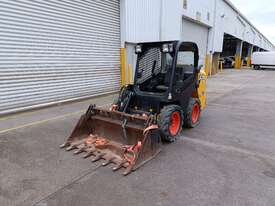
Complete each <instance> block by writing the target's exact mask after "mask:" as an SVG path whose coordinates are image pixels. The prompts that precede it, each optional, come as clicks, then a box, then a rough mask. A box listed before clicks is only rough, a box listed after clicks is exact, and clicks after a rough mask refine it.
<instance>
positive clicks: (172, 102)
mask: <svg viewBox="0 0 275 206" xmlns="http://www.w3.org/2000/svg"><path fill="white" fill-rule="evenodd" d="M136 54H137V63H136V71H135V78H134V84H133V85H127V86H125V87H123V88H122V89H121V91H120V93H119V96H118V98H117V99H116V100H115V101H114V103H113V105H112V106H111V108H110V109H101V108H97V107H96V106H95V105H90V107H89V109H88V110H87V112H86V114H84V115H83V116H82V117H81V119H80V120H79V122H78V124H77V125H76V127H75V128H74V130H73V132H72V134H71V136H70V137H69V138H68V140H67V141H66V142H65V143H64V144H63V145H61V146H60V147H61V148H66V150H67V151H70V150H74V154H80V153H83V154H84V156H83V157H84V158H90V157H91V161H92V162H95V161H98V160H105V161H104V162H103V163H102V165H103V166H106V165H108V164H113V165H114V167H113V170H114V171H116V170H118V169H120V168H125V171H124V173H123V174H124V175H128V174H129V173H131V172H132V171H134V170H136V169H137V168H139V167H140V166H141V165H143V164H144V163H146V162H147V161H149V160H151V159H152V158H154V157H155V156H156V155H157V154H158V153H159V152H160V150H161V142H162V141H166V142H174V141H175V139H176V137H177V135H178V134H179V133H180V131H181V129H182V127H184V126H185V127H190V128H193V127H195V126H196V125H197V124H198V123H199V119H200V113H201V110H202V109H204V108H205V105H206V103H205V101H206V98H205V96H206V91H205V87H206V86H205V85H206V83H205V81H206V80H205V79H206V76H205V73H204V72H203V71H201V67H199V66H198V59H199V54H198V47H197V45H196V44H195V43H192V42H180V41H171V42H154V43H141V44H138V45H137V46H136Z"/></svg>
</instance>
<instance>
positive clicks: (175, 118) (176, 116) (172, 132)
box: [159, 105, 183, 143]
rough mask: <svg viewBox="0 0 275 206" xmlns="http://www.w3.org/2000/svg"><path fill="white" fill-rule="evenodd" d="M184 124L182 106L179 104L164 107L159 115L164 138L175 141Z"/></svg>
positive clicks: (164, 139)
mask: <svg viewBox="0 0 275 206" xmlns="http://www.w3.org/2000/svg"><path fill="white" fill-rule="evenodd" d="M182 124H183V115H182V108H181V107H180V106H178V105H169V106H165V107H163V109H162V110H161V112H160V116H159V127H160V130H161V136H162V140H163V141H165V142H170V143H171V142H174V141H175V140H176V137H177V136H178V134H179V133H180V131H181V129H182Z"/></svg>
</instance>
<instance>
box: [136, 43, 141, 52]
mask: <svg viewBox="0 0 275 206" xmlns="http://www.w3.org/2000/svg"><path fill="white" fill-rule="evenodd" d="M141 52H142V48H141V46H140V45H136V54H139V53H141Z"/></svg>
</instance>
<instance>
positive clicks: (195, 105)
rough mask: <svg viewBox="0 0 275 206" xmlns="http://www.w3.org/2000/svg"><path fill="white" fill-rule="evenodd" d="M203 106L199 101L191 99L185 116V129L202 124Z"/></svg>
mask: <svg viewBox="0 0 275 206" xmlns="http://www.w3.org/2000/svg"><path fill="white" fill-rule="evenodd" d="M200 114H201V104H200V101H199V99H196V98H191V99H190V101H189V104H188V107H187V111H186V115H185V123H184V125H185V127H187V128H194V127H196V126H197V125H198V124H199V123H200Z"/></svg>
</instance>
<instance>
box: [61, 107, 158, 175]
mask: <svg viewBox="0 0 275 206" xmlns="http://www.w3.org/2000/svg"><path fill="white" fill-rule="evenodd" d="M90 112H91V113H92V114H93V115H89V114H85V115H83V116H82V117H81V119H80V120H79V122H78V124H77V126H76V127H75V129H74V131H73V132H72V135H71V136H70V137H69V138H68V140H67V142H65V143H64V144H62V145H60V147H61V148H65V150H67V151H73V153H74V154H75V155H78V154H84V155H83V158H90V157H91V159H90V160H91V162H97V161H100V160H103V161H104V162H102V163H101V165H102V166H107V165H110V164H112V165H114V166H113V171H117V170H119V169H121V168H125V171H124V173H123V174H124V175H128V174H129V173H131V172H132V171H134V170H136V169H137V168H138V167H140V166H141V165H143V164H144V163H146V162H147V161H149V160H150V159H152V158H153V157H154V156H155V155H156V154H158V152H159V151H160V134H159V131H158V128H157V126H156V125H154V126H153V127H152V124H151V125H150V124H148V122H149V118H148V117H146V118H145V117H137V116H133V115H127V114H125V113H120V112H114V111H108V110H100V109H93V110H91V111H90Z"/></svg>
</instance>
